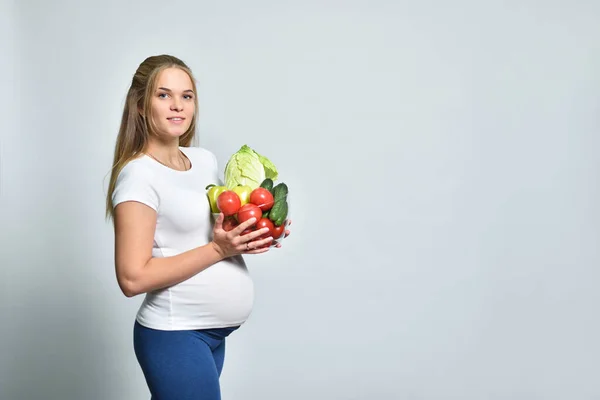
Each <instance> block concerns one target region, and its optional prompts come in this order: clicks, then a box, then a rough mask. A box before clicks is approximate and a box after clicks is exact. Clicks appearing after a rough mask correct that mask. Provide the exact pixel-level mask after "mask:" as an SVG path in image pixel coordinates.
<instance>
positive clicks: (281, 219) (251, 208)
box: [206, 145, 290, 247]
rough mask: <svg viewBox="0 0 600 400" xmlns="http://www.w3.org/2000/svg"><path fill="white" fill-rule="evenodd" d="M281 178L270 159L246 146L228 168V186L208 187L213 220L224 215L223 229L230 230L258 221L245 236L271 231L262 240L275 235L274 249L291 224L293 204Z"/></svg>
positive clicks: (226, 183) (235, 156)
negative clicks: (252, 219)
mask: <svg viewBox="0 0 600 400" xmlns="http://www.w3.org/2000/svg"><path fill="white" fill-rule="evenodd" d="M278 177H279V176H278V173H277V169H276V168H275V165H274V164H273V163H272V162H271V161H270V160H268V159H267V158H266V157H264V156H262V155H260V154H258V153H256V152H255V151H254V150H252V149H251V148H250V147H248V146H246V145H244V146H242V148H241V149H240V150H239V151H238V152H236V153H235V154H233V155H232V156H231V157H230V159H229V161H228V163H227V165H226V166H225V184H224V185H214V184H211V185H208V186H207V188H206V189H207V196H208V199H209V203H210V207H211V212H212V215H213V219H214V220H216V218H217V217H218V216H219V214H220V213H223V215H224V216H225V219H224V220H223V229H224V230H226V231H230V230H232V229H234V228H235V227H237V226H238V225H239V224H241V223H243V222H246V221H248V220H249V219H251V218H256V223H255V224H253V225H252V226H251V227H249V228H247V229H246V230H244V232H242V235H245V234H248V233H250V232H253V231H255V230H258V229H262V228H268V229H269V230H268V232H267V233H265V234H264V235H262V236H261V237H259V239H262V238H267V237H269V236H272V237H273V241H272V242H271V244H270V246H271V247H273V246H276V245H277V244H278V243H281V242H282V241H283V239H284V238H285V230H286V228H287V226H288V225H289V223H288V221H289V217H290V202H289V188H288V185H287V184H286V183H284V182H281V181H279V180H278Z"/></svg>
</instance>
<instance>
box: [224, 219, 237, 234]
mask: <svg viewBox="0 0 600 400" xmlns="http://www.w3.org/2000/svg"><path fill="white" fill-rule="evenodd" d="M238 225H239V224H238V222H237V221H236V220H235V219H233V218H225V221H223V229H224V230H225V231H226V232H229V231H230V230H232V229H234V228H235V227H236V226H238Z"/></svg>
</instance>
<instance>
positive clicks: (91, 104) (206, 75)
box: [0, 0, 600, 400]
mask: <svg viewBox="0 0 600 400" xmlns="http://www.w3.org/2000/svg"><path fill="white" fill-rule="evenodd" d="M599 21H600V3H598V2H597V1H591V0H590V1H584V0H580V1H578V0H575V1H567V0H562V1H560V0H554V1H553V0H550V1H531V0H525V1H499V0H498V1H495V0H492V1H475V0H457V1H453V2H449V1H443V0H437V1H436V0H428V1H427V0H426V1H420V2H417V1H391V0H389V1H378V0H372V1H345V2H341V1H339V2H327V1H318V2H317V1H303V2H281V1H279V2H277V1H262V0H258V1H254V2H246V1H241V0H237V1H228V2H214V1H172V2H164V1H148V0H146V1H117V0H104V1H99V0H92V1H83V2H82V1H74V0H72V1H68V0H55V1H42V0H38V1H33V0H20V1H4V2H3V3H2V5H1V8H0V29H1V31H0V38H1V39H0V40H1V48H0V54H1V56H0V62H1V64H0V65H1V68H2V69H1V70H0V73H1V76H2V78H3V79H2V81H3V84H2V86H3V90H2V96H0V101H1V110H2V117H3V118H2V130H1V134H2V137H1V141H0V156H1V159H0V172H1V182H0V183H1V184H0V193H1V202H2V203H1V207H0V212H1V221H0V222H1V225H0V227H1V229H0V246H1V248H0V250H1V253H0V264H1V269H0V270H1V276H0V277H1V285H2V287H1V290H0V296H1V298H0V305H1V312H2V314H1V315H0V399H2V400H34V399H44V400H50V399H52V400H53V399H56V400H96V399H97V400H101V399H102V400H106V399H111V400H143V399H148V398H149V393H148V390H147V388H146V385H145V382H144V379H143V376H142V374H141V371H140V369H139V367H138V365H137V362H136V360H135V357H134V354H133V350H132V334H131V332H132V326H133V321H134V316H135V312H136V311H137V308H138V306H139V304H140V302H141V300H142V296H137V297H135V298H132V299H127V298H125V297H124V296H123V295H122V294H121V292H120V291H119V289H118V286H117V284H116V280H115V276H114V264H113V239H114V236H113V231H112V226H111V224H110V223H109V222H107V221H106V220H105V219H104V200H105V198H104V195H105V193H106V186H107V184H108V173H109V168H110V165H111V161H112V152H113V148H114V143H115V138H116V134H117V130H118V126H119V122H120V115H121V112H122V107H123V102H124V99H125V94H126V91H127V88H128V85H129V83H130V81H131V77H132V75H133V73H134V71H135V69H136V68H137V66H138V65H139V63H141V62H142V61H143V60H144V59H145V58H146V57H148V56H150V55H155V54H163V53H167V54H173V55H176V56H178V57H180V58H182V59H183V60H184V61H185V62H186V63H188V64H189V65H190V67H191V68H192V69H193V71H194V73H195V74H196V77H197V81H198V87H199V100H200V109H201V111H200V119H199V128H198V143H199V145H201V146H203V147H206V148H208V149H210V150H211V151H213V152H214V153H215V154H216V155H217V157H218V160H219V163H220V168H221V172H222V171H223V168H224V165H225V163H226V162H227V159H228V157H229V155H230V154H232V153H233V152H235V151H236V150H238V148H239V147H241V146H242V145H243V144H247V145H249V146H251V147H253V148H254V149H256V150H257V151H259V152H260V153H262V154H264V155H266V156H268V157H269V158H270V159H271V160H272V161H273V162H274V163H275V164H276V166H277V167H278V169H279V171H280V176H281V179H282V180H283V181H285V182H286V183H287V184H288V185H289V187H290V202H291V204H290V207H291V215H292V218H293V221H294V223H293V225H292V228H293V232H292V236H290V238H289V239H287V240H286V241H285V242H284V247H283V248H282V249H279V250H273V251H271V252H269V253H267V254H265V255H261V256H251V257H247V259H246V260H247V263H248V266H249V268H250V271H251V274H252V276H253V278H254V281H255V285H256V302H255V308H254V311H253V313H252V315H251V317H250V319H249V320H248V322H247V323H246V324H245V325H244V326H243V327H242V328H241V329H240V330H239V331H237V332H236V333H235V334H234V335H232V336H231V337H230V340H229V341H228V349H227V358H226V362H225V368H224V371H223V376H222V391H223V399H224V400H238V399H239V400H246V399H248V400H282V399H285V400H305V399H315V400H321V399H322V400H371V399H379V400H396V399H398V400H401V399H402V400H437V399H439V400H446V399H456V400H458V399H460V400H500V399H507V400H508V399H509V400H517V399H518V400H521V399H522V400H537V399H540V400H542V399H543V400H555V399H556V400H558V399H561V400H563V399H564V400H592V399H600V380H599V379H598V375H599V373H600V341H599V340H598V338H599V337H600V321H599V319H600V318H599V317H598V315H599V314H598V307H599V305H600V291H599V290H598V282H599V279H600V272H599V267H600V251H599V248H600V247H599V240H600V228H599V222H600V212H599V206H598V205H599V202H600V189H599V186H600V185H599V179H600V173H599V168H600V162H599V161H598V156H597V154H598V151H599V149H600V136H599V134H598V130H599V128H600V124H599V120H598V115H599V108H600V107H599V106H600V72H599V71H600V56H599V54H600V22H599Z"/></svg>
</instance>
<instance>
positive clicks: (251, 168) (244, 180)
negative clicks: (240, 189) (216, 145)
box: [225, 145, 278, 189]
mask: <svg viewBox="0 0 600 400" xmlns="http://www.w3.org/2000/svg"><path fill="white" fill-rule="evenodd" d="M277 177H278V173H277V168H275V165H274V164H273V163H272V162H271V161H270V160H269V159H268V158H267V157H265V156H263V155H260V154H258V153H257V152H256V151H254V150H252V149H251V148H250V147H248V146H247V145H243V146H242V147H241V148H240V149H239V150H238V151H237V152H236V153H234V154H232V155H231V157H230V158H229V161H227V165H225V186H227V188H228V189H233V188H234V187H236V186H237V185H247V186H250V187H251V188H252V189H256V188H257V187H259V186H260V184H261V183H262V182H263V181H264V180H265V179H266V178H271V179H273V180H275V179H277Z"/></svg>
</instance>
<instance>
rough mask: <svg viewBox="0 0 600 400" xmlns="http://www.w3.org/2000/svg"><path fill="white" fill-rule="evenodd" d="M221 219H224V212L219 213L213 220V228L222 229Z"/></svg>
mask: <svg viewBox="0 0 600 400" xmlns="http://www.w3.org/2000/svg"><path fill="white" fill-rule="evenodd" d="M223 220H225V214H223V213H219V216H218V217H217V219H216V220H215V229H223Z"/></svg>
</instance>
